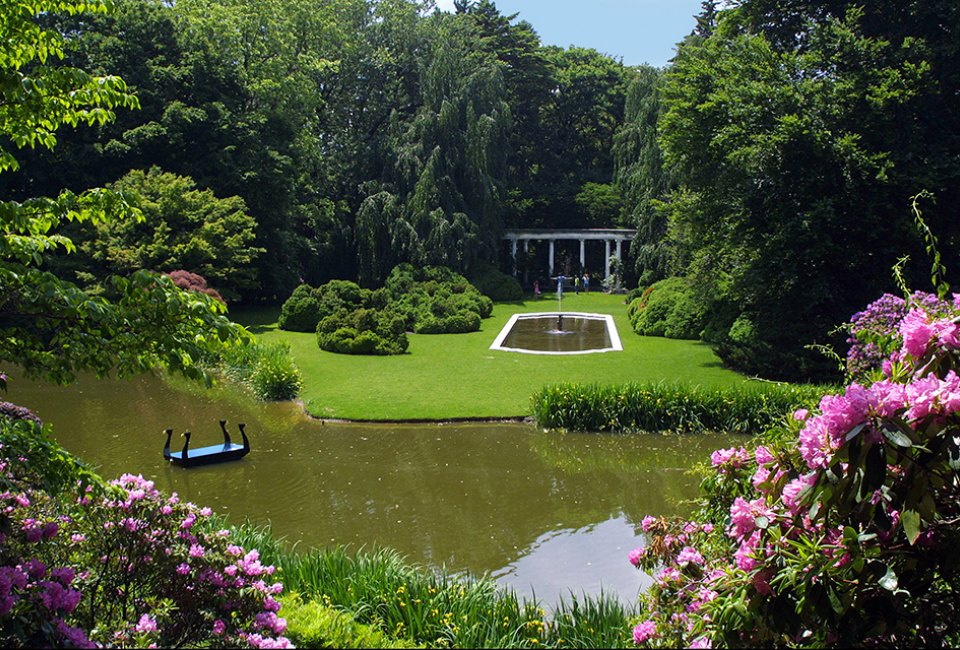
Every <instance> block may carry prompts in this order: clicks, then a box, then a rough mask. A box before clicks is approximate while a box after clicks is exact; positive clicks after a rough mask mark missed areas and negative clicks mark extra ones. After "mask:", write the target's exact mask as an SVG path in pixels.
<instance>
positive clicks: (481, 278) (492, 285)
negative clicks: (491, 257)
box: [470, 264, 523, 302]
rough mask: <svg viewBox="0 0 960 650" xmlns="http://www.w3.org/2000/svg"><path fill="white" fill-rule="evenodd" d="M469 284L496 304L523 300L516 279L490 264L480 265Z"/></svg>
mask: <svg viewBox="0 0 960 650" xmlns="http://www.w3.org/2000/svg"><path fill="white" fill-rule="evenodd" d="M470 282H471V283H472V284H473V286H475V287H476V288H477V289H478V290H479V291H480V293H482V294H483V295H485V296H487V297H488V298H490V299H491V300H493V301H496V302H514V301H518V300H523V288H522V287H521V286H520V283H519V282H517V279H516V278H514V277H513V276H511V275H507V274H506V273H503V272H502V271H500V270H499V269H497V268H495V267H494V266H492V265H490V264H482V265H479V266H478V268H477V273H476V275H474V276H473V277H472V278H471V279H470Z"/></svg>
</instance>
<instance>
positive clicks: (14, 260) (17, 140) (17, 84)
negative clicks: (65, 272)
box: [0, 0, 245, 381]
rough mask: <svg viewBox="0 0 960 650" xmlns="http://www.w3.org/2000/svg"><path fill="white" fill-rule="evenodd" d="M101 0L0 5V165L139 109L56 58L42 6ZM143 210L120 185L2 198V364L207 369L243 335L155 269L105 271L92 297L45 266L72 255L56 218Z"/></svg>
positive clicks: (77, 8) (52, 371)
mask: <svg viewBox="0 0 960 650" xmlns="http://www.w3.org/2000/svg"><path fill="white" fill-rule="evenodd" d="M109 7H110V5H109V3H108V2H97V1H92V2H91V1H89V0H36V1H31V2H27V1H26V0H12V1H11V2H7V3H5V4H4V5H3V8H2V11H0V171H8V170H12V169H16V168H17V167H18V165H19V163H18V161H17V159H16V157H15V155H14V152H15V151H16V150H19V149H23V148H24V147H34V146H40V147H44V148H48V149H49V148H53V147H54V146H55V145H56V136H55V132H56V131H57V130H58V129H59V128H60V127H61V126H63V125H70V126H76V125H77V124H78V123H81V122H84V123H87V124H95V123H100V124H102V123H105V122H107V121H108V120H111V119H113V116H114V115H113V112H112V110H113V109H114V108H115V107H129V108H134V107H136V106H137V100H136V98H135V97H134V96H133V95H132V94H130V93H129V92H128V91H127V87H126V84H125V83H124V82H123V81H122V80H121V79H120V78H117V77H110V76H99V77H98V76H93V75H90V74H89V73H87V72H84V71H83V70H80V69H77V68H72V67H70V66H64V65H56V63H57V61H58V60H60V59H62V58H63V55H64V48H65V41H64V37H63V35H62V34H61V33H60V32H59V31H57V30H53V29H48V28H44V27H43V26H41V22H42V21H43V20H45V19H47V18H49V16H50V15H51V14H59V15H77V14H81V13H89V12H92V13H97V12H105V11H107V10H108V9H109ZM139 218H142V215H141V214H140V213H139V212H138V211H136V210H135V209H134V208H133V207H131V205H130V204H129V203H128V202H127V201H126V199H125V197H124V196H123V195H122V194H121V193H118V192H111V191H106V190H102V189H95V190H87V191H84V192H81V193H74V192H72V191H64V192H62V193H61V194H60V195H58V196H57V197H55V198H33V199H26V200H22V201H13V200H4V201H0V360H2V361H6V362H9V363H15V364H17V365H19V366H21V367H23V368H24V369H25V370H26V371H27V372H29V373H33V374H37V375H40V376H44V377H46V378H48V379H52V380H56V381H70V380H72V379H73V377H74V374H75V373H76V372H78V371H82V370H92V371H95V372H97V373H99V374H107V373H109V372H111V371H116V372H118V373H120V374H128V373H133V372H139V371H143V370H146V369H149V368H153V367H156V366H165V367H168V368H171V369H173V370H177V371H179V372H182V373H183V374H185V375H187V376H190V377H196V378H199V377H203V376H205V375H204V373H203V372H202V370H201V369H200V367H199V366H198V365H197V361H198V360H200V359H201V358H203V357H206V356H209V355H211V354H216V353H217V352H219V351H220V350H221V349H222V348H223V346H224V345H225V344H230V343H235V342H238V341H240V340H242V339H243V338H244V336H245V332H244V330H243V329H242V328H240V327H239V326H236V325H233V324H232V323H230V321H229V320H227V318H226V317H224V316H223V315H222V314H223V309H224V308H223V307H222V306H221V305H220V304H219V303H217V302H216V301H215V300H213V299H212V298H209V297H208V296H205V295H203V294H198V293H194V292H183V291H181V290H179V289H177V288H176V287H175V286H174V285H173V282H172V281H171V280H170V279H169V278H167V277H162V276H155V275H151V274H149V273H146V272H142V271H141V272H137V273H135V274H133V275H132V276H130V277H127V278H122V277H111V278H109V279H108V281H107V282H106V283H105V287H104V288H105V293H104V294H103V295H99V296H94V295H90V294H88V293H86V292H84V291H83V290H82V289H80V288H79V287H78V286H76V285H75V284H74V283H72V282H70V281H68V280H65V279H63V278H60V277H58V276H56V275H54V274H53V273H51V272H49V271H47V270H44V268H43V264H44V260H45V257H46V256H48V255H50V254H52V253H55V252H57V251H66V252H71V251H73V250H74V244H73V242H72V241H71V240H70V239H69V238H68V237H66V236H64V235H63V234H61V233H60V232H59V230H58V229H59V228H60V227H61V226H62V225H63V224H64V223H66V222H69V221H75V222H81V223H90V224H94V225H97V224H106V223H109V222H110V221H113V220H116V219H139Z"/></svg>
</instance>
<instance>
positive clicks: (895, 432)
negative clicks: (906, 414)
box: [883, 427, 913, 448]
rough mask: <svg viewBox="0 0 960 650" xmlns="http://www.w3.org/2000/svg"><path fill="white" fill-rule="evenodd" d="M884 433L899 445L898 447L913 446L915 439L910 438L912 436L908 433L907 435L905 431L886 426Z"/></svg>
mask: <svg viewBox="0 0 960 650" xmlns="http://www.w3.org/2000/svg"><path fill="white" fill-rule="evenodd" d="M883 435H884V437H885V438H886V439H887V440H889V441H890V442H892V443H893V444H895V445H897V446H898V447H907V448H909V447H912V446H913V441H912V440H910V438H909V437H907V435H906V434H905V433H903V432H902V431H900V430H899V429H894V428H891V427H884V428H883Z"/></svg>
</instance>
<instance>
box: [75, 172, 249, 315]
mask: <svg viewBox="0 0 960 650" xmlns="http://www.w3.org/2000/svg"><path fill="white" fill-rule="evenodd" d="M112 189H114V190H117V191H120V192H123V193H124V195H126V196H128V197H129V199H130V200H131V201H132V202H133V203H134V204H135V205H136V206H137V207H138V208H139V209H140V210H141V212H142V213H143V215H144V217H145V218H144V219H143V220H121V221H111V222H108V223H104V224H100V225H98V226H97V227H96V229H95V231H94V232H93V233H92V235H93V236H91V237H90V238H88V239H86V240H85V241H83V242H80V243H79V248H80V250H81V251H82V252H83V253H84V254H85V255H86V256H88V257H89V258H90V259H91V260H93V261H95V262H97V263H98V264H99V265H100V267H101V268H103V269H106V270H107V271H108V272H110V273H119V274H127V273H130V272H132V271H136V270H138V269H149V270H152V271H163V272H168V271H173V270H176V269H183V270H186V271H191V272H193V273H198V274H200V275H202V276H203V277H204V278H206V280H207V281H208V282H209V283H210V284H211V285H212V286H213V287H214V288H216V289H217V290H218V291H219V292H220V293H221V294H222V295H223V296H224V297H225V298H226V299H228V300H235V299H236V298H238V297H239V296H240V294H241V292H243V291H244V290H249V289H251V288H252V287H254V286H255V285H256V270H255V267H254V264H253V262H254V261H255V260H256V258H257V256H258V255H260V254H261V253H263V252H264V251H263V249H261V248H256V247H254V246H252V243H253V241H254V239H255V237H256V235H255V232H254V231H255V229H256V222H255V221H254V220H253V217H251V216H249V215H248V214H246V205H245V204H244V201H243V199H241V198H240V197H237V196H231V197H227V198H223V199H219V198H217V197H216V196H214V194H213V192H211V191H210V190H200V189H197V187H196V183H194V182H193V180H192V179H189V178H186V177H183V176H177V175H176V174H171V173H169V172H164V171H162V170H161V169H160V168H159V167H152V168H151V169H150V170H149V171H146V172H144V171H143V170H133V171H130V172H129V173H127V174H126V175H125V176H124V177H123V178H121V179H120V180H119V181H117V182H116V183H115V184H113V186H112Z"/></svg>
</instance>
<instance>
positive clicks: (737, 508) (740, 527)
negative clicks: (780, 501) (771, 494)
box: [728, 497, 775, 539]
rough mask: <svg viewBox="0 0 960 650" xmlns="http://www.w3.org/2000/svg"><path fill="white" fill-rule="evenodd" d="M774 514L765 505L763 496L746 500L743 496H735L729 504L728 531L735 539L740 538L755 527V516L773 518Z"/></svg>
mask: <svg viewBox="0 0 960 650" xmlns="http://www.w3.org/2000/svg"><path fill="white" fill-rule="evenodd" d="M774 516H775V515H774V512H773V511H772V510H771V509H770V507H769V506H767V504H766V502H765V501H764V500H763V498H757V499H754V500H753V501H747V500H746V499H744V498H743V497H737V498H736V499H734V500H733V504H732V505H731V506H730V530H729V531H728V533H729V534H730V535H731V536H732V537H734V538H736V539H742V538H743V537H745V536H746V535H749V534H750V533H752V532H753V531H754V530H755V529H756V527H757V517H766V518H767V519H770V520H773V518H774Z"/></svg>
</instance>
